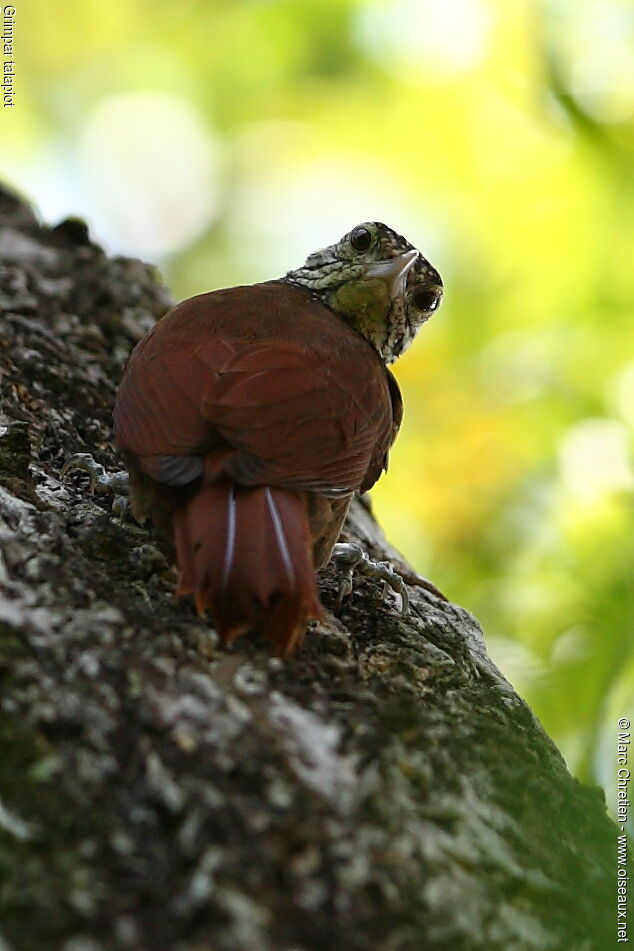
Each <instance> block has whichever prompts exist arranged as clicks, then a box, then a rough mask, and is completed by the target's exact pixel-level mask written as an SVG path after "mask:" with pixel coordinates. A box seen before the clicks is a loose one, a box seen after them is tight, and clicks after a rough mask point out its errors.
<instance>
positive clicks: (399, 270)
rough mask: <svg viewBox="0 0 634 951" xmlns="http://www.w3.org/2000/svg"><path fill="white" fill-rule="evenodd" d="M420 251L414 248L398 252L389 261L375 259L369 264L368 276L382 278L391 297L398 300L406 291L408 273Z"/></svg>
mask: <svg viewBox="0 0 634 951" xmlns="http://www.w3.org/2000/svg"><path fill="white" fill-rule="evenodd" d="M419 253H420V252H419V251H416V249H413V250H412V251H404V252H403V254H397V255H396V257H393V258H390V259H389V260H388V261H375V262H374V263H373V264H368V267H367V270H366V277H380V278H382V279H383V280H384V281H385V283H386V284H387V286H388V288H389V290H390V299H391V300H396V298H397V297H402V295H403V294H404V293H405V282H406V281H407V275H408V273H409V272H410V271H411V269H412V268H413V267H414V264H415V263H416V259H417V258H418V256H419Z"/></svg>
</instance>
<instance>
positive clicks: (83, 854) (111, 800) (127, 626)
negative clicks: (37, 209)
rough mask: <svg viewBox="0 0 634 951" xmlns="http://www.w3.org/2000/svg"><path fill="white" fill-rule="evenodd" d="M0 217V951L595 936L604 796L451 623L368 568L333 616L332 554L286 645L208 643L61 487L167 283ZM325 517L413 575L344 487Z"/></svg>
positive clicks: (135, 551) (365, 950)
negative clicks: (344, 495)
mask: <svg viewBox="0 0 634 951" xmlns="http://www.w3.org/2000/svg"><path fill="white" fill-rule="evenodd" d="M0 216H1V220H0V258H1V263H2V267H1V271H0V335H1V347H0V374H1V379H0V691H1V695H0V754H1V759H0V949H2V951H8V949H10V951H52V949H57V948H59V949H64V951H105V949H121V951H126V949H134V951H146V949H147V951H161V949H173V951H203V949H205V951H212V949H213V951H323V949H335V951H356V949H358V951H369V949H372V951H374V949H376V951H379V949H380V951H409V949H412V951H414V949H415V951H420V949H423V948H424V949H428V951H441V949H459V951H471V949H474V951H475V949H478V951H480V949H482V951H485V949H486V951H496V949H500V951H502V949H503V951H533V949H551V948H552V949H553V951H563V949H575V951H581V949H588V951H590V949H601V948H604V947H608V946H612V943H613V941H614V938H615V931H616V929H615V924H616V912H615V889H614V881H615V880H614V875H615V868H614V866H615V845H616V827H615V825H614V824H613V823H612V822H611V820H610V819H609V818H608V817H607V815H606V811H605V803H604V799H603V794H602V793H601V791H600V790H598V789H590V788H587V787H584V786H582V785H580V784H579V783H578V782H576V781H575V780H574V779H573V778H572V777H571V776H570V774H569V773H568V771H567V769H566V767H565V764H564V762H563V760H562V757H561V755H560V754H559V753H558V751H557V749H556V748H555V746H554V745H553V743H552V742H551V740H550V739H549V738H548V737H547V736H546V734H545V733H544V731H543V729H542V728H541V726H540V724H539V723H538V722H537V721H536V719H535V717H534V716H533V714H532V713H531V711H530V710H529V709H528V708H527V706H526V705H525V703H524V702H523V701H522V700H521V699H520V698H519V697H518V696H517V694H516V693H515V692H514V691H513V689H512V687H511V686H510V684H509V683H508V682H507V681H506V680H505V679H504V677H503V676H502V675H501V674H500V672H499V671H498V670H497V668H496V667H495V666H494V664H493V663H492V662H491V661H490V660H489V658H488V657H487V654H486V649H485V646H484V642H483V638H482V633H481V630H480V628H479V626H478V624H477V622H476V621H475V620H474V618H473V617H472V616H471V615H469V614H468V613H467V612H466V611H465V610H463V609H462V608H460V607H457V606H455V605H453V604H450V603H445V602H443V601H441V600H440V599H438V598H436V597H434V596H433V595H432V594H429V593H428V592H427V591H426V590H424V589H423V588H421V587H416V586H413V585H410V586H409V593H410V599H411V608H410V611H409V613H408V614H407V615H405V616H402V615H401V614H400V612H399V602H398V598H397V597H396V596H394V595H391V594H390V595H388V598H387V600H386V601H385V602H384V603H381V601H380V600H379V599H378V597H377V594H378V589H379V588H380V585H378V584H377V583H375V582H372V581H369V580H368V579H363V580H361V581H359V582H358V583H357V584H356V585H355V590H354V592H353V594H352V596H351V597H349V598H348V599H347V600H346V601H345V602H344V604H343V607H342V608H341V609H340V610H337V609H336V589H337V582H336V576H335V572H334V569H333V568H332V567H330V568H328V569H326V570H325V571H324V572H323V574H322V576H321V578H320V581H321V591H322V598H323V602H324V605H325V607H326V609H327V610H326V620H325V621H324V623H323V624H320V625H313V626H312V627H311V628H310V629H309V631H308V633H307V636H306V640H305V643H304V646H303V647H302V648H301V649H300V650H299V651H298V653H297V654H296V656H294V657H293V658H292V659H291V660H289V661H288V662H285V663H282V662H280V661H279V660H277V659H275V658H272V657H271V656H270V654H269V652H268V649H267V647H266V645H264V644H262V643H260V642H258V641H257V640H256V639H252V638H243V639H241V640H240V641H239V642H238V643H237V644H236V645H235V646H234V647H233V648H232V649H230V650H222V649H220V648H219V647H218V644H217V641H216V636H215V633H214V631H213V629H211V628H210V626H209V623H208V622H206V621H205V620H202V619H199V618H198V617H197V616H196V614H195V612H194V610H193V608H192V606H191V604H189V603H188V601H181V602H177V601H176V600H175V599H174V597H173V577H172V575H173V573H172V571H171V569H170V566H169V565H168V564H167V562H166V561H165V559H164V557H163V555H162V554H161V553H160V551H159V550H158V548H157V547H156V545H155V542H154V540H153V537H152V534H151V532H150V531H149V530H148V529H147V528H145V527H142V526H139V525H137V524H135V523H134V522H131V521H128V522H124V523H121V522H120V521H119V520H118V519H117V518H115V517H114V516H113V515H112V513H111V506H112V499H111V498H110V497H108V496H106V495H94V496H93V495H91V494H90V492H89V490H88V480H87V478H86V477H85V476H84V475H82V474H78V475H72V476H70V477H69V478H68V479H67V480H66V481H63V480H62V478H61V476H60V470H61V468H62V466H63V463H64V462H65V460H66V459H68V458H69V457H70V456H71V455H72V454H74V453H76V452H90V453H93V455H94V456H95V458H96V459H97V460H98V461H99V462H101V463H102V464H103V465H104V466H105V467H106V468H107V469H108V470H114V469H118V468H120V467H121V462H120V460H119V459H118V458H117V455H116V452H115V450H114V447H113V443H112V432H111V411H112V405H113V399H114V394H115V389H116V385H117V381H118V380H119V378H120V375H121V371H122V368H123V365H124V362H125V360H126V357H127V355H128V353H129V351H130V349H131V347H132V346H133V344H134V343H135V342H136V341H137V340H138V339H140V337H141V336H143V334H144V333H145V332H146V331H147V330H148V329H149V327H150V326H151V324H152V323H153V321H154V320H155V319H157V318H158V317H160V316H161V315H162V314H163V313H164V312H165V310H166V309H167V308H168V307H169V305H170V299H169V295H168V294H167V292H166V290H165V288H164V287H163V286H162V285H161V284H160V283H159V281H158V278H157V275H156V274H155V273H154V272H153V271H152V269H151V268H149V267H147V266H146V265H144V264H142V263H140V262H139V261H135V260H128V259H124V258H117V257H114V258H111V257H108V256H106V255H105V254H104V252H103V251H102V250H101V249H100V248H98V247H97V246H96V245H94V244H93V243H92V242H91V241H90V239H89V236H88V233H87V230H86V227H85V225H83V223H82V222H79V221H75V220H68V221H66V222H63V223H62V224H61V225H59V226H57V227H55V228H47V227H44V226H41V225H40V224H39V223H38V222H37V220H36V218H35V217H34V215H33V213H32V211H31V210H30V208H29V206H28V205H27V204H26V203H24V202H23V201H21V200H20V199H19V198H17V197H16V196H15V195H13V194H12V193H11V192H9V191H8V190H6V189H4V190H2V191H1V192H0ZM388 478H389V476H388ZM346 532H347V536H348V537H349V538H350V539H351V540H356V541H357V542H359V543H360V544H361V545H362V546H363V548H364V549H365V551H367V552H368V553H369V554H370V555H371V556H372V557H374V558H377V557H378V558H385V559H388V560H389V561H391V562H392V564H393V565H395V567H397V568H398V567H399V566H400V568H401V570H406V571H407V570H408V569H407V566H406V565H405V564H404V563H403V561H402V559H401V558H400V557H399V556H398V555H397V554H396V553H395V552H394V551H393V549H391V548H390V547H389V545H388V544H387V542H386V541H385V539H384V538H383V535H382V534H381V531H380V529H379V527H378V526H377V524H376V523H375V521H374V520H373V518H372V515H371V512H370V510H369V508H368V507H367V506H366V505H365V504H364V503H363V502H362V501H357V502H355V504H354V507H353V510H352V514H351V517H350V519H349V521H348V523H347V525H346ZM409 570H410V571H411V569H409Z"/></svg>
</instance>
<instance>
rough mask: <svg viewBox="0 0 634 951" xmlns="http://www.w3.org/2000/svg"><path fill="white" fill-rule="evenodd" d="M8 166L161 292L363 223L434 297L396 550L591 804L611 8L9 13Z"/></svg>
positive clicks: (622, 664) (633, 341) (626, 306)
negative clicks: (433, 277)
mask: <svg viewBox="0 0 634 951" xmlns="http://www.w3.org/2000/svg"><path fill="white" fill-rule="evenodd" d="M14 59H15V71H16V80H15V83H16V93H15V102H16V105H15V107H14V108H13V109H3V110H2V112H1V113H0V134H1V149H0V174H1V175H2V176H3V177H4V178H5V179H8V180H9V181H11V182H13V183H14V184H15V185H16V186H18V187H19V188H21V189H22V190H23V191H25V192H26V193H27V194H29V195H30V196H31V197H34V198H35V199H36V201H37V202H39V204H40V207H41V211H42V213H43V214H44V215H45V216H46V217H47V218H51V219H55V218H56V217H62V216H63V215H66V214H71V213H75V214H80V215H83V216H87V217H88V219H89V220H90V221H91V222H92V224H93V231H94V234H95V236H96V238H97V239H98V240H105V241H106V243H107V245H108V246H109V248H110V249H111V250H116V251H120V252H122V253H133V254H139V255H141V256H143V257H145V258H146V259H149V260H153V261H155V262H156V263H157V264H158V265H159V266H160V268H161V270H162V272H163V274H164V275H165V279H166V281H167V282H168V283H169V285H170V286H171V288H172V289H173V291H174V294H175V295H176V296H177V297H183V296H187V295H190V294H193V293H197V292H200V291H203V290H208V289H211V288H214V287H219V286H223V285H227V284H232V283H251V282H253V281H257V280H261V279H266V278H269V277H273V276H277V275H279V274H282V273H284V272H285V271H286V270H287V269H288V268H289V267H292V266H296V265H297V264H298V263H299V262H301V260H302V259H303V257H304V255H305V254H306V253H307V252H308V251H310V250H313V249H314V248H315V247H319V246H321V245H323V244H326V243H330V242H331V241H332V240H335V239H336V238H338V237H339V236H340V235H341V234H342V233H344V232H345V231H347V230H348V229H349V228H350V227H351V226H352V225H354V224H355V223H357V222H358V221H363V220H367V219H381V220H385V221H386V222H387V223H388V224H390V225H391V226H392V227H394V228H396V229H397V230H399V231H402V232H403V233H404V234H406V235H407V237H408V238H409V239H410V240H411V241H412V242H413V243H415V244H417V245H418V246H419V247H420V248H421V250H423V252H424V253H425V254H426V256H428V257H429V258H430V260H431V261H432V262H433V263H434V264H435V265H436V266H437V267H438V268H439V270H440V271H441V273H442V275H443V277H444V279H445V283H446V297H445V302H444V304H443V307H442V308H441V311H440V312H439V314H438V315H437V316H435V317H434V319H433V320H432V321H431V322H430V323H429V324H428V325H427V326H426V327H425V328H424V330H423V331H422V333H421V335H420V337H419V338H418V340H417V342H416V344H415V346H414V347H413V348H412V350H411V351H410V352H409V353H408V354H407V355H406V356H405V357H404V358H403V359H402V360H401V362H400V363H399V364H398V366H397V370H396V372H397V376H398V377H399V380H400V382H401V384H402V388H403V390H404V397H405V407H406V416H405V424H404V427H403V431H402V434H401V437H400V439H399V442H398V444H397V446H396V448H395V450H394V453H393V457H392V464H391V470H390V472H389V474H388V476H387V477H386V478H385V479H384V480H383V481H382V482H381V483H380V485H379V487H378V488H377V489H376V491H375V493H374V500H375V505H376V509H377V511H378V514H379V517H380V518H381V520H382V522H383V523H384V525H385V527H386V530H387V532H388V534H389V536H390V537H391V538H392V539H393V541H394V542H395V543H396V544H397V546H399V547H400V548H401V549H402V550H403V551H404V552H405V554H406V555H407V556H408V558H409V559H410V560H411V561H412V562H413V563H414V564H415V565H416V567H417V568H418V569H419V570H420V571H422V572H423V573H425V574H426V575H428V576H429V577H431V578H432V579H433V580H434V581H435V582H436V583H437V584H438V585H439V586H440V587H441V588H442V589H443V590H445V591H446V592H447V593H448V594H449V595H450V596H451V598H452V599H454V600H456V601H458V602H460V603H462V604H464V605H465V606H466V607H468V608H469V609H470V610H472V611H473V612H474V613H475V614H476V615H477V616H478V617H479V619H480V620H481V621H482V623H483V625H484V628H485V630H486V632H487V639H488V644H489V648H490V651H491V653H492V655H493V656H494V658H495V659H496V660H497V662H498V663H499V664H500V666H501V667H502V668H503V669H504V671H505V672H506V673H507V675H508V676H509V677H510V679H511V680H512V681H513V682H514V684H515V685H516V687H517V688H518V689H519V691H520V692H521V693H523V694H524V696H525V697H526V698H527V700H528V701H529V703H530V704H531V705H532V706H533V708H534V709H535V711H536V712H537V713H538V715H539V716H540V717H541V719H542V720H543V722H544V724H545V726H546V727H547V729H548V730H549V731H550V733H551V734H552V735H553V736H554V738H555V739H556V741H557V742H558V744H559V745H560V747H561V748H562V750H563V751H564V753H565V755H566V757H567V759H568V762H569V764H570V766H571V768H572V769H573V770H574V771H575V772H576V773H577V774H578V775H579V776H580V777H581V778H583V779H585V780H589V781H598V782H600V783H601V784H603V785H605V786H606V787H607V789H608V795H609V799H610V800H611V806H612V808H614V804H613V783H614V773H615V769H616V767H615V742H616V730H617V725H616V724H617V718H618V717H620V716H626V715H634V648H633V635H634V608H633V602H632V561H633V555H634V505H633V499H634V496H633V490H634V472H633V467H632V429H633V427H634V330H633V327H632V299H633V294H632V291H633V285H634V264H633V258H634V216H633V214H632V210H633V209H632V204H633V202H632V196H633V187H632V186H633V175H634V171H633V170H634V165H633V163H634V124H633V121H634V8H633V7H632V5H631V3H630V2H628V0H621V2H619V0H550V2H546V0H544V2H542V3H539V2H529V0H524V2H522V0H518V2H510V3H509V2H504V0H444V2H442V3H440V2H435V0H277V2H276V0H242V2H239V0H233V2H229V0H227V2H220V0H218V2H213V0H211V2H203V0H179V2H178V3H176V2H174V0H170V2H166V0H127V2H126V3H124V4H112V3H109V2H106V0H84V2H83V3H81V4H78V3H76V2H73V0H57V2H56V3H54V4H51V3H40V2H37V0H32V2H24V0H21V2H18V0H16V16H15V46H14Z"/></svg>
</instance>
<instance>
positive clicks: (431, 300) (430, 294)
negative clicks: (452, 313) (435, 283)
mask: <svg viewBox="0 0 634 951" xmlns="http://www.w3.org/2000/svg"><path fill="white" fill-rule="evenodd" d="M412 301H413V303H414V307H417V308H418V309H419V310H436V308H437V307H438V303H439V301H440V298H439V296H438V294H437V292H436V291H435V290H430V289H429V288H428V287H421V288H420V289H419V290H417V291H415V292H414V294H413V295H412Z"/></svg>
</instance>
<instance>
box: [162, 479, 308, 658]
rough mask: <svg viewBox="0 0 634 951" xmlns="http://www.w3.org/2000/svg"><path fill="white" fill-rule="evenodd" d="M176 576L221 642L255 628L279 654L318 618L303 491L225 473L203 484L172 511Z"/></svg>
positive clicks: (290, 647) (285, 652) (180, 588)
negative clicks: (246, 482)
mask: <svg viewBox="0 0 634 951" xmlns="http://www.w3.org/2000/svg"><path fill="white" fill-rule="evenodd" d="M174 531H175V541H176V553H177V560H178V569H179V574H180V581H179V586H178V590H177V594H193V595H194V598H195V601H196V607H197V609H198V611H199V612H203V611H204V610H205V609H207V608H208V609H209V611H210V614H211V616H212V618H213V620H214V623H215V625H216V627H217V629H218V633H219V634H220V637H221V638H222V641H223V642H224V643H225V644H228V643H231V641H233V640H234V639H235V638H236V637H239V636H240V635H241V634H243V633H245V632H246V631H249V630H254V631H258V632H259V633H261V634H263V635H264V636H265V637H267V638H269V639H270V640H271V641H273V643H274V644H275V647H276V649H277V652H278V653H279V654H280V655H281V656H283V657H284V656H287V655H288V654H290V653H291V652H292V650H293V649H294V647H295V646H296V645H297V644H298V643H299V642H300V641H301V639H302V637H303V634H304V629H305V626H306V622H307V621H308V619H309V618H318V617H321V613H322V609H321V604H320V601H319V595H318V592H317V587H316V584H315V574H314V567H313V560H312V543H311V537H310V531H309V525H308V508H307V503H306V498H305V496H303V495H301V494H297V493H295V492H290V491H288V490H286V489H279V488H271V487H268V486H264V487H259V488H255V489H246V488H241V487H238V486H237V485H236V484H235V483H234V482H231V481H230V480H229V479H221V480H219V481H218V482H214V483H212V484H211V485H203V486H202V487H201V488H200V489H199V490H198V491H197V492H195V493H194V495H193V496H192V497H191V498H190V499H189V500H188V501H187V502H186V503H185V504H184V505H183V506H182V507H180V508H178V509H177V511H176V512H175V516H174Z"/></svg>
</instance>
